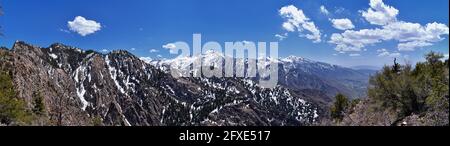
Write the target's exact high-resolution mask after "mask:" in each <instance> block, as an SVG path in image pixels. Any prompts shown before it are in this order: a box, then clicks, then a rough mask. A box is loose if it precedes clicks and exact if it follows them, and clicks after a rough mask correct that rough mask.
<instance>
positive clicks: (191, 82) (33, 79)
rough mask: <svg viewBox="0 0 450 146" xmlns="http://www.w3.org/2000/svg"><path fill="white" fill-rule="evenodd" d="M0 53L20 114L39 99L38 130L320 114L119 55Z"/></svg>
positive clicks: (252, 86)
mask: <svg viewBox="0 0 450 146" xmlns="http://www.w3.org/2000/svg"><path fill="white" fill-rule="evenodd" d="M2 52H6V53H8V54H9V55H10V56H11V57H10V58H9V59H8V60H5V61H3V60H2V64H12V65H8V66H7V67H3V69H4V70H10V71H12V72H13V81H14V86H15V90H16V91H17V97H18V98H20V99H23V100H24V101H25V102H26V103H27V108H28V109H30V108H32V107H33V106H34V104H35V103H34V102H33V99H34V98H36V95H42V96H43V99H44V104H45V112H46V113H45V115H46V116H47V118H48V122H47V123H37V125H40V124H44V125H93V124H95V123H97V122H98V121H100V124H102V125H312V124H315V123H317V122H318V121H319V120H320V119H321V118H322V116H321V115H323V114H325V110H324V108H323V107H322V106H321V105H320V104H319V103H316V102H314V101H313V100H310V99H312V98H311V97H307V96H309V95H308V94H301V93H299V92H298V91H291V90H290V89H286V88H283V87H281V86H278V87H276V88H273V89H263V88H260V87H258V86H257V84H256V83H255V82H254V81H252V80H249V79H239V78H173V77H172V76H171V75H170V74H167V73H165V72H164V71H162V70H160V69H158V68H155V67H154V66H153V65H151V64H148V63H145V62H144V61H142V60H140V59H139V58H137V57H136V56H134V55H132V54H130V53H128V52H126V51H113V52H111V53H109V54H100V53H97V52H94V51H83V50H81V49H78V48H73V47H69V46H65V45H62V44H53V45H51V46H50V47H48V48H40V47H37V46H32V45H28V44H26V43H24V42H20V41H18V42H16V43H15V44H14V46H13V48H12V49H11V50H5V49H3V50H2ZM2 66H6V65H2ZM35 124H36V123H35ZM97 124H98V123H97Z"/></svg>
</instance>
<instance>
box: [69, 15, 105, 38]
mask: <svg viewBox="0 0 450 146" xmlns="http://www.w3.org/2000/svg"><path fill="white" fill-rule="evenodd" d="M67 26H68V27H69V29H70V30H71V31H74V32H76V33H78V34H80V35H81V36H87V35H89V34H93V33H95V32H96V31H99V30H100V29H101V28H102V25H101V24H100V23H98V22H95V21H94V20H87V19H86V18H84V17H82V16H77V17H75V19H74V20H73V21H68V22H67Z"/></svg>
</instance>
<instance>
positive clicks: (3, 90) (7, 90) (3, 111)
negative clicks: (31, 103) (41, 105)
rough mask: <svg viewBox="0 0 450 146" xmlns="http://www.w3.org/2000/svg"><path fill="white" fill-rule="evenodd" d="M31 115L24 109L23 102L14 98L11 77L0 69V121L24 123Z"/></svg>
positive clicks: (9, 123) (8, 123)
mask: <svg viewBox="0 0 450 146" xmlns="http://www.w3.org/2000/svg"><path fill="white" fill-rule="evenodd" d="M30 120H31V116H30V114H29V113H28V112H27V110H26V109H25V102H24V101H23V100H21V99H17V98H16V93H15V91H14V87H13V83H12V78H11V76H10V75H9V73H8V72H5V71H1V70H0V123H2V124H7V125H11V124H16V125H19V124H26V123H28V122H30Z"/></svg>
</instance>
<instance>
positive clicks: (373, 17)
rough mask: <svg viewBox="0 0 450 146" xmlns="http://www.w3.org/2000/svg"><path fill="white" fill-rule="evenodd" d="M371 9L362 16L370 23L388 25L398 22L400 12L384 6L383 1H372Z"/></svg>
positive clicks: (363, 12)
mask: <svg viewBox="0 0 450 146" xmlns="http://www.w3.org/2000/svg"><path fill="white" fill-rule="evenodd" d="M369 5H370V8H369V9H367V10H366V11H362V16H363V17H364V18H365V19H366V20H367V21H368V22H369V23H370V24H375V25H386V24H388V23H390V22H394V21H396V20H397V15H398V13H399V11H398V10H397V9H396V8H394V7H392V6H388V5H386V4H384V2H383V1H382V0H370V3H369Z"/></svg>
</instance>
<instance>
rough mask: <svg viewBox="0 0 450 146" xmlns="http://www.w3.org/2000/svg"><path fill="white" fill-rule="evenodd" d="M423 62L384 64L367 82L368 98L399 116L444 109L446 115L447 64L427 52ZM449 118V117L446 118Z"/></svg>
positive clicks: (432, 53) (381, 107)
mask: <svg viewBox="0 0 450 146" xmlns="http://www.w3.org/2000/svg"><path fill="white" fill-rule="evenodd" d="M425 58H426V62H419V63H417V64H416V65H415V67H414V68H413V67H412V66H411V65H408V64H406V65H400V64H398V63H397V62H396V61H395V62H394V65H393V66H391V67H389V66H385V67H384V68H383V69H382V71H381V72H379V73H377V74H376V75H375V76H373V77H371V79H370V81H369V84H370V85H369V90H368V95H369V98H370V99H371V100H372V101H373V102H374V103H375V107H377V108H380V109H386V108H390V109H393V110H395V111H398V115H397V116H398V117H399V118H400V119H401V118H402V117H406V116H409V115H411V114H418V115H420V114H421V113H425V112H430V110H444V111H445V110H446V112H447V114H448V105H449V103H448V97H449V87H448V86H449V74H448V72H449V66H448V59H447V60H446V61H445V62H444V61H443V55H442V54H440V53H435V52H430V53H428V54H426V55H425ZM447 118H448V117H447Z"/></svg>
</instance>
